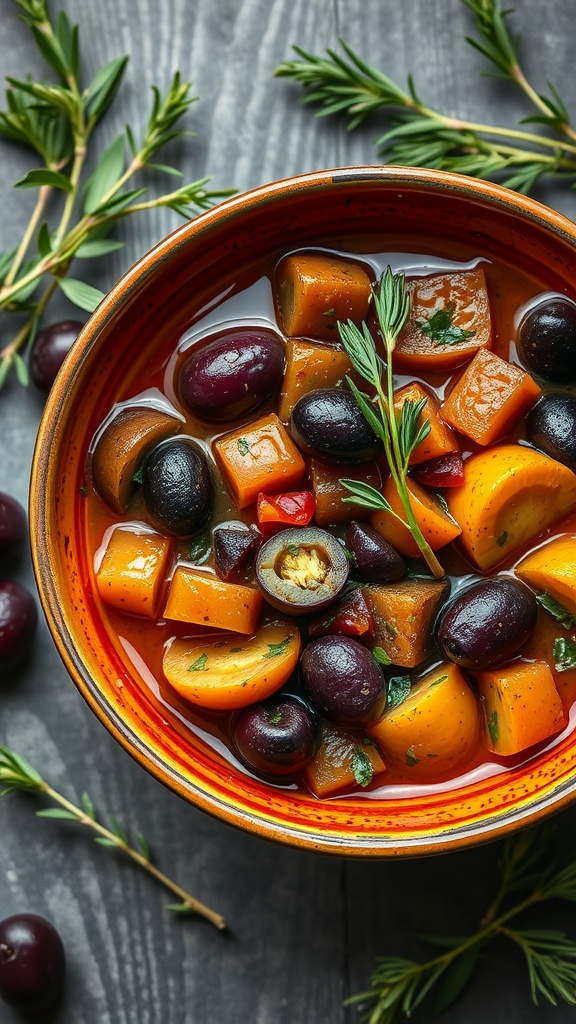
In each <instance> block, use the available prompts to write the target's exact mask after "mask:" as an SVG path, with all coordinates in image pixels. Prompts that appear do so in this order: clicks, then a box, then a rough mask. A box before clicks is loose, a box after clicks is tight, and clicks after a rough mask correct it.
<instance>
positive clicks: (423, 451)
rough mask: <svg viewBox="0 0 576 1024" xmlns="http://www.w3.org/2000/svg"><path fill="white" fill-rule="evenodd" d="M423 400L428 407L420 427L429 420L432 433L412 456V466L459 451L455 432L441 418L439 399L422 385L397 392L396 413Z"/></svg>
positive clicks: (414, 385) (421, 419)
mask: <svg viewBox="0 0 576 1024" xmlns="http://www.w3.org/2000/svg"><path fill="white" fill-rule="evenodd" d="M422 398H425V399H426V405H425V406H424V409H423V410H422V413H421V415H420V419H419V421H418V426H419V427H420V426H422V424H423V422H424V420H428V423H429V426H430V432H429V434H428V436H427V437H425V438H424V440H423V441H421V442H420V444H419V445H417V446H416V448H415V449H414V451H413V452H412V455H411V456H410V465H411V466H414V465H416V463H418V462H428V460H429V459H437V458H438V457H439V456H440V455H447V454H448V453H449V452H457V451H458V450H459V445H458V441H457V440H456V437H455V434H454V431H453V430H451V429H450V427H449V426H448V424H447V423H444V422H443V420H442V419H441V418H440V415H439V409H440V404H439V402H438V399H436V398H434V397H433V395H431V394H430V392H429V391H428V390H427V389H426V388H425V387H424V386H423V385H422V384H418V383H417V382H415V383H414V384H407V385H406V387H403V388H400V389H399V391H395V392H394V409H395V410H396V413H399V412H400V410H401V409H402V406H403V405H404V402H406V401H409V402H419V401H420V400H421V399H422Z"/></svg>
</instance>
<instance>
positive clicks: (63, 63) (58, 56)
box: [30, 25, 69, 81]
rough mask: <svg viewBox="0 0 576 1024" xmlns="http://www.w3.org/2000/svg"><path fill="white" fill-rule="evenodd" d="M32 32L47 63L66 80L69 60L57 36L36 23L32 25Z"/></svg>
mask: <svg viewBox="0 0 576 1024" xmlns="http://www.w3.org/2000/svg"><path fill="white" fill-rule="evenodd" d="M30 32H31V33H32V36H33V38H34V42H35V43H36V46H37V48H38V51H39V53H40V55H41V56H42V57H43V58H44V60H45V61H46V63H47V64H48V65H49V66H50V67H51V68H52V69H53V70H54V71H55V72H56V74H57V75H58V77H59V78H61V79H62V80H63V81H65V79H66V76H67V74H68V70H69V68H68V62H67V60H66V56H65V54H64V53H63V51H62V47H61V46H60V43H59V41H58V39H57V38H55V37H54V36H51V35H47V34H46V32H43V31H42V30H41V29H40V28H38V27H37V26H36V25H30Z"/></svg>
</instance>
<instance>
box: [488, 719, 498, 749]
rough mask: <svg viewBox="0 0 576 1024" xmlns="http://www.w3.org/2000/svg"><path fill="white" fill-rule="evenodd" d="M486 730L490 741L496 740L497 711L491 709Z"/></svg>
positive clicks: (494, 741) (495, 741)
mask: <svg viewBox="0 0 576 1024" xmlns="http://www.w3.org/2000/svg"><path fill="white" fill-rule="evenodd" d="M488 732H489V733H490V739H491V740H492V743H497V742H498V712H497V711H493V712H492V714H491V715H490V718H489V719H488Z"/></svg>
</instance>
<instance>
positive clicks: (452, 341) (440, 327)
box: [416, 302, 476, 345]
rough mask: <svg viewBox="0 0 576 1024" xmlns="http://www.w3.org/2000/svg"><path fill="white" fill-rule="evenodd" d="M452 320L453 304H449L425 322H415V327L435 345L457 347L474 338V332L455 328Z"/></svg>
mask: <svg viewBox="0 0 576 1024" xmlns="http://www.w3.org/2000/svg"><path fill="white" fill-rule="evenodd" d="M453 319H454V303H453V302H449V303H448V305H447V306H443V307H442V308H441V309H437V310H436V311H435V312H434V313H432V315H431V316H429V317H428V319H427V320H417V321H416V326H417V327H419V328H420V330H421V331H422V334H425V335H427V337H428V338H430V339H431V340H432V341H433V342H434V343H435V344H436V345H458V344H460V342H462V341H467V339H468V338H472V337H474V335H475V334H476V331H465V330H463V328H461V327H456V326H455V325H454V324H453V323H452V321H453Z"/></svg>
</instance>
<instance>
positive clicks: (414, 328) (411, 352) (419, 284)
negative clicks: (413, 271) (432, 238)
mask: <svg viewBox="0 0 576 1024" xmlns="http://www.w3.org/2000/svg"><path fill="white" fill-rule="evenodd" d="M406 289H407V291H408V293H409V295H410V296H411V298H412V309H411V312H410V316H409V318H408V320H407V322H406V324H405V325H404V327H403V329H402V331H401V333H400V336H399V338H398V342H397V344H396V349H395V351H394V357H393V359H394V369H396V370H408V371H410V372H414V373H422V372H426V371H435V370H440V371H442V370H449V369H451V368H452V367H454V366H460V365H461V363H465V362H467V361H468V360H469V359H471V358H472V356H473V355H474V354H475V353H476V352H477V351H478V349H480V348H489V347H490V344H491V341H492V327H491V322H490V302H489V300H488V292H487V290H486V279H485V277H484V271H483V269H482V267H476V268H475V269H474V270H459V271H450V272H448V273H443V274H430V275H429V276H426V277H413V278H410V279H408V280H407V281H406ZM445 309H448V310H450V311H451V317H450V320H451V325H452V326H453V327H459V328H461V329H462V330H463V331H474V334H473V335H471V336H470V337H467V338H465V339H464V340H463V341H459V342H456V344H439V343H438V341H435V340H434V339H433V338H432V337H429V336H428V335H427V334H426V333H425V332H424V331H423V330H422V328H421V327H419V326H418V325H419V324H427V323H428V321H429V320H430V317H431V316H433V314H434V313H436V312H437V311H438V310H445Z"/></svg>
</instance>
